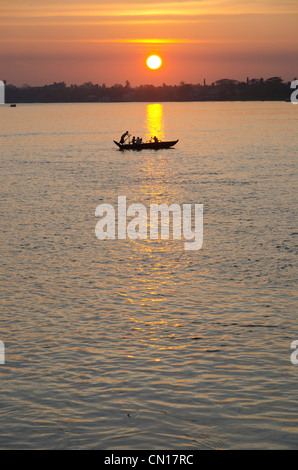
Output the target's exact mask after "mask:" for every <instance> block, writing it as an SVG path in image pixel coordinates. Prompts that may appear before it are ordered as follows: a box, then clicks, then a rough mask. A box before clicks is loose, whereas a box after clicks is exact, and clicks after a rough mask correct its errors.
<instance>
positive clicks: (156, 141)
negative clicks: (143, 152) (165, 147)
mask: <svg viewBox="0 0 298 470" xmlns="http://www.w3.org/2000/svg"><path fill="white" fill-rule="evenodd" d="M153 140H154V142H155V143H156V144H157V143H158V138H157V137H156V135H155V136H154V137H153Z"/></svg>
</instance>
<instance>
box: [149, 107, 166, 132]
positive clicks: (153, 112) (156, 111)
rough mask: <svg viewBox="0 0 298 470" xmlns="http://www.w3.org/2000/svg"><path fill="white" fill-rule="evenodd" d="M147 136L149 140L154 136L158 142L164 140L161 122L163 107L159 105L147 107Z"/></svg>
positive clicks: (162, 122) (162, 123)
mask: <svg viewBox="0 0 298 470" xmlns="http://www.w3.org/2000/svg"><path fill="white" fill-rule="evenodd" d="M146 126H147V134H146V137H147V138H148V139H150V138H151V137H154V136H156V137H157V138H158V139H160V140H164V121H163V105H162V104H160V103H154V104H148V105H147V119H146Z"/></svg>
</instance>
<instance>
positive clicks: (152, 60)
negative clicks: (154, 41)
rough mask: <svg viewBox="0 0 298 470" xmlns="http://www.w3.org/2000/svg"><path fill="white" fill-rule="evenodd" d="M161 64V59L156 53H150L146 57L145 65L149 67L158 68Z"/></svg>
mask: <svg viewBox="0 0 298 470" xmlns="http://www.w3.org/2000/svg"><path fill="white" fill-rule="evenodd" d="M161 64H162V60H161V58H160V57H159V56H158V55H151V56H150V57H148V59H147V66H148V67H149V69H152V70H156V69H159V67H160V66H161Z"/></svg>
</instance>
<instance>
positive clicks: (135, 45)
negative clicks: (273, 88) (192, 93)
mask: <svg viewBox="0 0 298 470" xmlns="http://www.w3.org/2000/svg"><path fill="white" fill-rule="evenodd" d="M297 25H298V2H297V0H201V1H200V0H199V1H188V0H186V1H179V2H178V1H169V0H161V1H159V0H150V1H149V0H148V1H147V0H146V1H139V0H138V1H137V0H109V1H107V0H104V1H98V0H97V1H95V0H86V2H83V1H82V0H60V1H59V0H51V1H49V0H43V1H41V0H30V2H29V1H28V2H26V1H25V0H0V41H1V50H0V79H1V80H4V79H6V80H7V81H8V82H9V83H13V84H15V85H22V84H25V83H28V84H29V85H43V84H45V83H52V82H53V81H66V82H67V84H70V83H77V84H80V83H84V82H86V81H92V82H94V83H100V84H101V83H103V82H105V83H106V84H107V85H112V84H114V83H122V84H124V83H125V80H129V81H130V83H131V85H132V86H135V85H139V84H141V83H153V84H162V83H167V84H178V83H179V82H180V81H182V80H183V81H185V82H191V83H198V82H202V81H203V79H204V78H206V80H207V82H212V81H214V80H218V79H221V78H234V79H238V80H245V79H246V77H247V76H249V77H250V78H260V77H264V78H268V77H269V76H275V75H278V76H282V77H283V78H284V79H287V80H292V79H293V78H294V77H296V76H297V75H298V35H297ZM151 53H155V54H159V55H160V56H161V57H162V59H163V66H162V67H161V69H159V70H156V71H152V70H149V69H148V68H147V67H146V65H145V61H146V57H147V56H148V55H149V54H151Z"/></svg>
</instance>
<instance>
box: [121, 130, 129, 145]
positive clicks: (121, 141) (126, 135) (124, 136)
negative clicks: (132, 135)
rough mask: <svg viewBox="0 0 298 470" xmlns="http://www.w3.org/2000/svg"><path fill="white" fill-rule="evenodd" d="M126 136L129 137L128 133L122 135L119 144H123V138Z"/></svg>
mask: <svg viewBox="0 0 298 470" xmlns="http://www.w3.org/2000/svg"><path fill="white" fill-rule="evenodd" d="M128 135H129V133H128V131H126V132H124V134H122V136H121V139H120V144H124V142H125V137H126V136H128Z"/></svg>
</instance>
